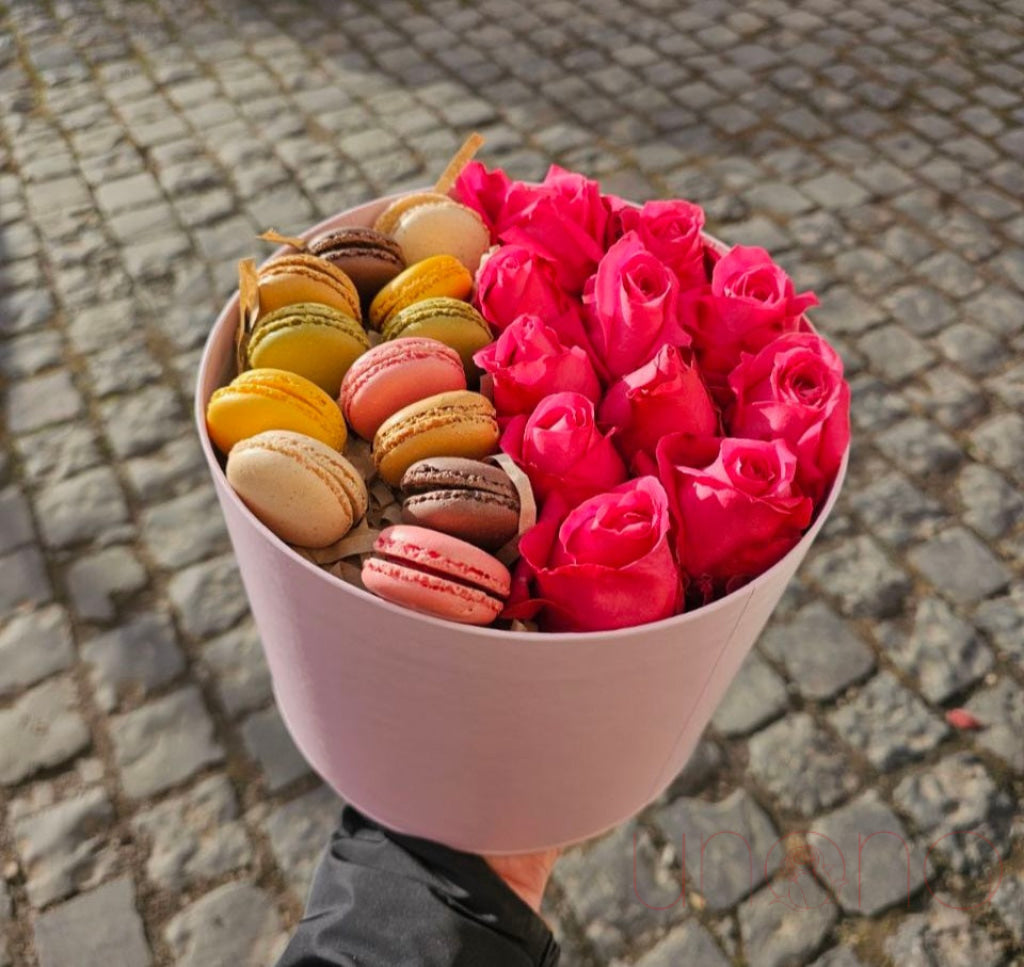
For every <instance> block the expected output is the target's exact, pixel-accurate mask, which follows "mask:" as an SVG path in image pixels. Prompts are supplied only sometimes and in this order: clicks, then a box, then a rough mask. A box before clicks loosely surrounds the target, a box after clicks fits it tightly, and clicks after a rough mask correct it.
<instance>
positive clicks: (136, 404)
mask: <svg viewBox="0 0 1024 967" xmlns="http://www.w3.org/2000/svg"><path fill="white" fill-rule="evenodd" d="M101 412H102V413H103V422H104V425H105V427H106V433H107V438H108V439H109V440H110V445H111V446H112V447H113V450H114V453H115V454H116V455H117V456H118V457H120V458H122V459H123V458H126V457H137V456H139V455H140V454H143V453H148V452H150V451H151V450H155V449H156V448H157V447H158V446H161V445H163V444H164V443H166V442H167V441H168V440H170V439H173V438H174V437H176V436H179V435H180V432H181V426H182V422H183V413H182V410H181V405H180V404H179V402H178V397H177V395H176V394H175V393H174V392H173V391H172V390H170V389H168V388H167V387H164V386H150V387H148V388H146V389H143V390H140V391H139V392H137V393H132V394H130V395H127V396H117V397H111V398H110V399H108V400H106V401H104V402H103V403H102V404H101Z"/></svg>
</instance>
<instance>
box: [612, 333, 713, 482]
mask: <svg viewBox="0 0 1024 967" xmlns="http://www.w3.org/2000/svg"><path fill="white" fill-rule="evenodd" d="M598 422H599V423H600V425H601V426H602V427H604V428H606V429H611V428H615V430H616V433H615V435H614V436H613V437H612V439H613V440H614V442H615V445H616V446H617V447H618V449H619V453H621V454H622V455H623V457H625V459H626V462H627V463H631V462H632V460H633V458H634V457H635V456H636V454H637V453H638V452H640V451H643V452H644V453H646V454H647V455H648V457H650V458H652V459H653V457H654V451H655V447H656V446H657V445H658V441H659V440H660V439H661V438H662V437H664V436H668V435H669V434H670V433H689V434H691V435H693V436H714V434H715V432H716V431H717V430H718V411H717V410H716V409H715V406H714V404H713V403H712V402H711V397H710V396H708V391H707V389H706V388H705V386H704V381H703V380H702V379H701V377H700V373H698V372H697V369H696V367H694V366H693V365H692V363H691V360H690V353H689V351H688V350H680V349H678V348H677V347H675V346H662V347H661V349H659V350H658V352H657V355H655V357H654V359H652V360H651V361H650V362H649V363H645V364H644V365H643V366H641V367H640V368H639V369H636V370H634V371H633V372H632V373H627V374H626V375H625V376H623V377H622V379H620V380H619V381H618V382H617V383H613V384H612V386H611V388H610V389H609V390H608V392H607V393H606V394H605V397H604V400H602V402H601V406H600V409H599V410H598Z"/></svg>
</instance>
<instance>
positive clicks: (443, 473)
mask: <svg viewBox="0 0 1024 967" xmlns="http://www.w3.org/2000/svg"><path fill="white" fill-rule="evenodd" d="M401 487H402V492H403V493H404V494H405V495H406V497H405V500H404V502H403V503H402V520H404V521H405V522H406V523H407V524H418V525H419V526H420V527H429V528H431V529H433V530H437V531H442V532H443V533H445V534H451V535H452V536H453V537H459V538H461V539H462V540H464V541H469V542H470V543H471V544H476V545H477V546H478V547H483V548H487V549H489V550H493V549H495V548H498V547H501V546H502V545H503V544H505V543H507V542H508V541H510V540H511V539H512V538H513V537H515V535H516V533H517V531H518V530H519V494H518V492H517V491H516V488H515V485H514V484H513V483H512V481H511V480H510V479H509V476H508V474H506V473H505V471H504V470H502V469H501V468H500V467H496V466H494V465H493V464H490V463H484V462H482V461H480V460H467V459H465V458H463V457H430V458H428V459H426V460H418V461H417V462H416V463H414V464H412V465H411V466H410V467H409V469H408V470H406V471H405V474H404V475H403V477H402V483H401Z"/></svg>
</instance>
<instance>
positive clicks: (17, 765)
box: [0, 678, 89, 784]
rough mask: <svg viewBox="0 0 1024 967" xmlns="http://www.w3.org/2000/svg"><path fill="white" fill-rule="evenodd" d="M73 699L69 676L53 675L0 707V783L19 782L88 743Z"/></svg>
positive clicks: (84, 726) (76, 697)
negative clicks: (14, 700)
mask: <svg viewBox="0 0 1024 967" xmlns="http://www.w3.org/2000/svg"><path fill="white" fill-rule="evenodd" d="M77 702H78V696H77V695H76V694H75V687H74V684H73V683H72V682H71V680H70V679H68V678H55V679H51V680H50V681H47V682H44V683H43V684H42V685H37V686H36V687H35V688H33V689H32V690H31V691H28V692H25V693H24V694H23V695H22V696H21V697H20V698H19V699H18V700H17V701H16V702H15V703H14V704H13V705H11V706H10V707H9V708H6V709H3V710H0V783H6V784H13V783H16V782H20V781H21V780H22V779H26V778H28V777H29V776H31V775H33V774H34V773H35V772H38V771H39V770H40V769H46V768H48V767H50V766H57V765H60V764H61V763H63V762H66V761H67V760H68V759H70V758H71V757H72V756H73V755H75V754H76V753H78V752H81V751H82V749H84V748H85V747H86V746H87V745H88V744H89V730H88V728H87V727H86V724H85V722H84V721H83V720H82V717H81V715H79V713H78V712H77V711H76V705H77Z"/></svg>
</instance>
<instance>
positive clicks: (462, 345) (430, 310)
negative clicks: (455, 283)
mask: <svg viewBox="0 0 1024 967" xmlns="http://www.w3.org/2000/svg"><path fill="white" fill-rule="evenodd" d="M382 335H383V337H384V339H386V340H387V339H395V338H397V337H399V336H419V337H425V338H428V339H436V340H438V342H443V343H444V344H445V345H446V346H450V347H451V348H452V349H454V350H455V351H456V352H457V353H458V354H459V358H460V359H461V360H462V365H463V368H464V369H465V371H466V378H467V380H468V381H469V383H470V384H474V385H475V383H476V382H477V381H478V380H479V378H480V370H479V368H478V367H477V365H476V363H475V362H473V355H474V354H475V353H477V352H479V351H480V350H481V349H483V348H484V346H488V345H490V343H491V342H492V341H493V339H494V336H493V334H492V333H491V329H490V326H488V325H487V322H486V320H485V319H484V317H483V316H482V315H480V313H479V312H477V311H476V309H474V308H473V306H471V305H470V304H469V303H468V302H462V301H461V300H459V299H451V298H444V297H441V298H432V299H422V300H420V301H419V302H415V303H413V304H412V305H409V306H406V307H405V308H404V309H401V310H399V311H398V312H396V313H394V314H393V315H392V316H391V318H390V319H389V320H388V322H387V324H386V325H385V326H384V330H383V332H382Z"/></svg>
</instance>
